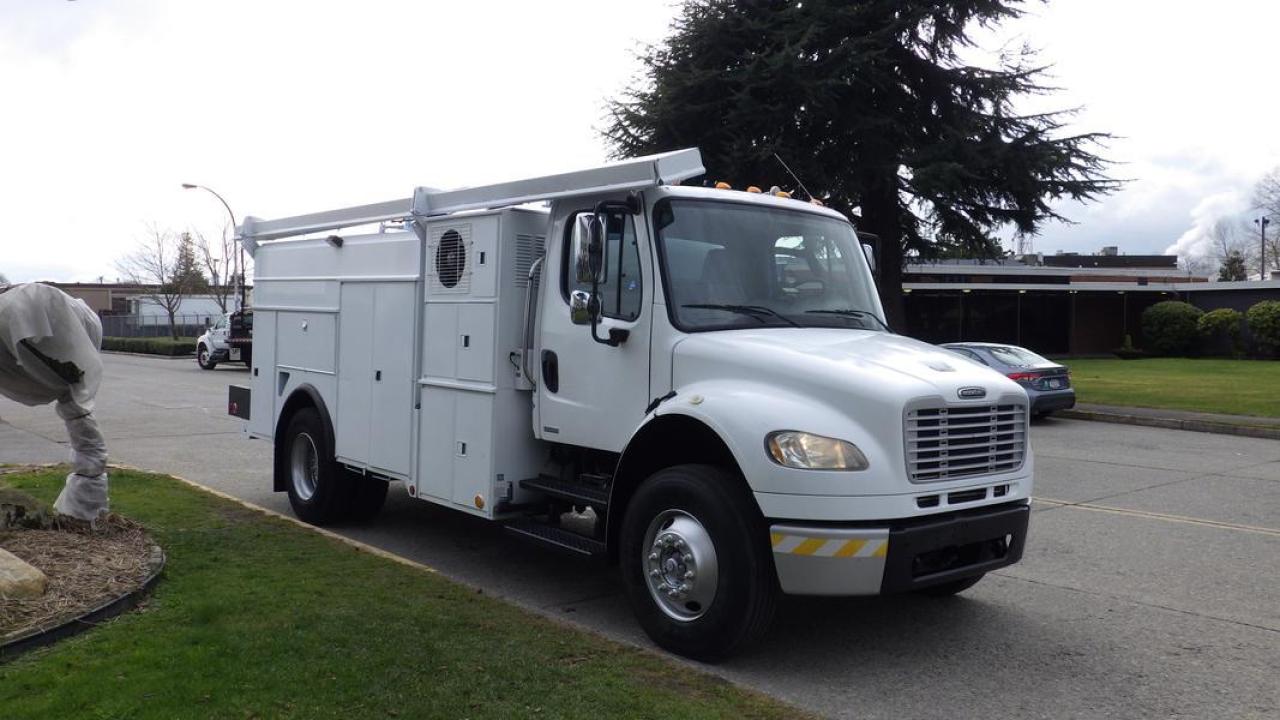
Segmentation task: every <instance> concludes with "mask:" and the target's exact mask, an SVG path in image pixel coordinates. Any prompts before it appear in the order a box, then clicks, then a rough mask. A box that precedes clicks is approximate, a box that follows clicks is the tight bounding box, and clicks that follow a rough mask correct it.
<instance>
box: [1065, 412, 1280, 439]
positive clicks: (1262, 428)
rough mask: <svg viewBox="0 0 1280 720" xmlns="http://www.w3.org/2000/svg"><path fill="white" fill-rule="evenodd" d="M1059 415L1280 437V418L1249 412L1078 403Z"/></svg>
mask: <svg viewBox="0 0 1280 720" xmlns="http://www.w3.org/2000/svg"><path fill="white" fill-rule="evenodd" d="M1054 414H1055V415H1056V416H1058V417H1064V418H1075V419H1077V420H1094V421H1097V422H1110V423H1119V424H1122V425H1145V426H1147V427H1159V428H1171V429H1174V430H1191V431H1194V432H1207V433H1217V434H1220V435H1242V436H1245V437H1256V438H1270V439H1272V440H1280V418H1265V417H1253V416H1249V415H1220V414H1217V413H1201V412H1187V411H1185V410H1165V409H1162V408H1136V407H1119V406H1116V405H1093V404H1090V403H1079V404H1077V405H1076V406H1075V407H1074V408H1072V409H1070V410H1059V411H1058V412H1056V413H1054Z"/></svg>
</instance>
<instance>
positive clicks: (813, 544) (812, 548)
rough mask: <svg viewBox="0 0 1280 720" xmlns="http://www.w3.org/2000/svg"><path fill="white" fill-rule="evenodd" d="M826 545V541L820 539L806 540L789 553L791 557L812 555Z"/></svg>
mask: <svg viewBox="0 0 1280 720" xmlns="http://www.w3.org/2000/svg"><path fill="white" fill-rule="evenodd" d="M826 544H827V541H826V540H824V539H822V538H806V539H805V541H804V542H802V543H800V544H799V545H797V546H796V549H795V550H792V551H791V553H792V554H793V555H812V554H814V553H816V552H818V548H820V547H822V546H823V545H826Z"/></svg>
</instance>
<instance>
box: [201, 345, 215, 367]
mask: <svg viewBox="0 0 1280 720" xmlns="http://www.w3.org/2000/svg"><path fill="white" fill-rule="evenodd" d="M196 364H197V365H199V366H200V369H201V370H212V369H214V368H215V367H217V366H218V363H216V362H214V361H213V355H212V353H210V352H209V346H207V345H205V344H204V343H201V344H200V346H199V347H197V348H196Z"/></svg>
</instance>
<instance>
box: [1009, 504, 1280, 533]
mask: <svg viewBox="0 0 1280 720" xmlns="http://www.w3.org/2000/svg"><path fill="white" fill-rule="evenodd" d="M1031 499H1032V500H1034V501H1035V502H1040V503H1044V504H1046V505H1056V506H1058V507H1065V508H1077V509H1080V510H1091V511H1093V512H1102V513H1111V514H1112V515H1128V516H1130V517H1141V518H1147V519H1150V520H1163V521H1165V522H1172V523H1180V524H1183V525H1201V526H1204V527H1212V528H1219V529H1222V530H1235V531H1237V532H1246V533H1255V534H1258V535H1269V536H1271V537H1280V529H1276V528H1268V527H1259V526H1257V525H1241V524H1239V523H1229V522H1221V521H1218V520H1205V519H1204V518H1197V517H1189V516H1186V515H1170V514H1168V513H1158V512H1150V511H1148V510H1130V509H1127V508H1118V507H1112V506H1110V505H1094V504H1093V503H1073V502H1067V501H1066V500H1053V499H1051V498H1043V497H1033V498H1031Z"/></svg>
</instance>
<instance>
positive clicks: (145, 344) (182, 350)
mask: <svg viewBox="0 0 1280 720" xmlns="http://www.w3.org/2000/svg"><path fill="white" fill-rule="evenodd" d="M102 349H103V350H115V351H116V352H131V353H143V354H146V355H167V356H169V357H177V356H180V355H195V354H196V339H195V338H179V339H177V340H174V339H173V338H167V337H166V338H122V337H104V338H102Z"/></svg>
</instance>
